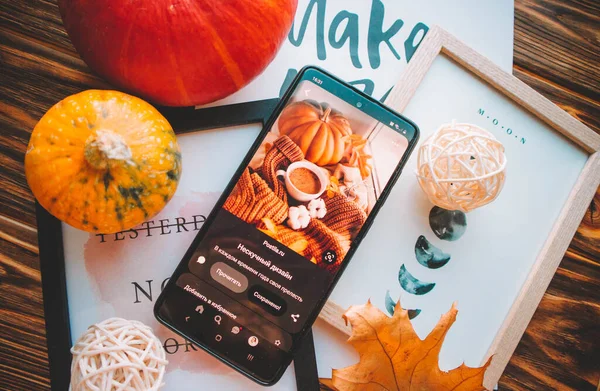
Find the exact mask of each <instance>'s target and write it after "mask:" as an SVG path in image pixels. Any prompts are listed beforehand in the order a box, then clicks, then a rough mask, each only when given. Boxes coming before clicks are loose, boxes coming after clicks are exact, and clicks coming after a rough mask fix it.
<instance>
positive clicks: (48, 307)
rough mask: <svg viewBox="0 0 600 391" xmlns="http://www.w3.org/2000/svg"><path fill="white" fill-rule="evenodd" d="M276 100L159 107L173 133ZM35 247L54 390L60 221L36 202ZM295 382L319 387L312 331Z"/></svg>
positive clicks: (63, 338) (59, 378) (60, 340)
mask: <svg viewBox="0 0 600 391" xmlns="http://www.w3.org/2000/svg"><path fill="white" fill-rule="evenodd" d="M278 102H279V99H277V98H275V99H267V100H261V101H255V102H248V103H240V104H235V105H227V106H220V107H212V108H206V109H198V110H196V109H194V108H193V107H186V108H171V107H157V108H158V110H159V111H160V112H161V113H162V114H163V115H164V116H165V117H166V118H167V119H168V120H169V122H170V123H171V125H172V126H173V129H175V133H176V134H185V133H190V132H195V131H202V130H208V129H216V128H224V127H228V126H236V125H244V124H250V123H263V124H264V123H265V122H266V121H267V120H268V118H269V117H270V115H271V113H272V112H273V109H274V108H275V107H276V106H277V104H278ZM36 219H37V227H38V246H39V257H40V270H41V275H42V293H43V300H44V319H45V323H46V341H47V347H48V360H49V370H50V386H51V389H52V390H68V389H69V384H70V380H71V352H70V349H71V346H72V344H73V341H72V338H71V323H70V317H69V304H68V296H67V278H66V275H65V258H64V251H63V236H62V223H61V222H60V221H59V220H58V219H57V218H55V217H54V216H52V215H51V214H50V213H48V212H47V211H46V210H45V209H44V208H42V207H41V206H40V205H39V203H37V202H36ZM298 358H299V360H297V363H296V365H295V370H296V383H297V385H298V389H299V390H317V389H318V387H319V385H318V384H319V380H318V375H317V371H316V368H317V366H316V361H315V353H314V344H313V340H312V335H307V338H306V340H305V343H304V344H303V347H302V349H300V351H299V352H298Z"/></svg>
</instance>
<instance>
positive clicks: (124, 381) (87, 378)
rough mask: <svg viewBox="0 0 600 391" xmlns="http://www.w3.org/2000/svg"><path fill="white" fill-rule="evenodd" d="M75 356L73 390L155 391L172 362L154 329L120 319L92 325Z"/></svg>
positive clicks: (76, 346) (73, 352) (79, 340)
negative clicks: (166, 367) (169, 362)
mask: <svg viewBox="0 0 600 391" xmlns="http://www.w3.org/2000/svg"><path fill="white" fill-rule="evenodd" d="M71 353H72V354H73V361H72V363H71V388H70V389H71V390H72V391H91V390H94V391H112V390H128V391H142V390H144V391H155V390H158V389H159V388H160V387H161V386H162V384H163V376H164V374H165V366H166V365H167V363H168V362H167V360H166V359H165V350H164V348H163V346H162V344H161V343H160V341H159V340H158V338H156V336H155V335H154V334H153V333H152V330H151V329H150V327H148V326H146V325H145V324H143V323H141V322H138V321H135V320H125V319H120V318H110V319H107V320H105V321H103V322H101V323H98V324H94V325H92V326H90V327H89V328H88V329H87V331H86V332H85V333H84V334H83V335H82V336H81V337H79V339H78V340H77V342H75V345H73V347H72V348H71Z"/></svg>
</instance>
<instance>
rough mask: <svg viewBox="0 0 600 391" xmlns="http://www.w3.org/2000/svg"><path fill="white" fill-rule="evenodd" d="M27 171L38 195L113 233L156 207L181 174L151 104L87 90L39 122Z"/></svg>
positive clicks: (85, 226) (77, 222)
mask: <svg viewBox="0 0 600 391" xmlns="http://www.w3.org/2000/svg"><path fill="white" fill-rule="evenodd" d="M25 175H26V177H27V182H28V183H29V187H30V188H31V190H32V192H33V194H34V196H35V197H36V198H37V200H38V201H39V203H40V204H41V205H42V206H43V207H44V208H45V209H46V210H48V211H49V212H50V213H51V214H52V215H54V216H55V217H57V218H58V219H60V220H62V221H64V222H66V223H67V224H70V225H72V226H73V227H75V228H79V229H82V230H85V231H89V232H101V233H113V232H118V231H122V230H126V229H129V228H131V227H134V226H136V225H138V224H140V223H142V222H143V221H144V220H146V219H148V218H151V217H152V216H154V215H155V214H156V213H158V212H159V211H160V210H161V209H162V208H163V207H164V206H165V205H166V203H167V202H168V201H169V200H170V199H171V197H172V196H173V194H174V193H175V190H176V188H177V183H178V181H179V177H180V175H181V153H180V150H179V145H178V144H177V139H176V137H175V133H174V132H173V129H172V128H171V125H169V122H168V121H167V120H166V119H165V118H164V117H163V116H162V115H161V114H160V113H159V112H158V111H157V110H156V109H155V108H154V107H152V106H151V105H150V104H148V103H146V102H144V101H143V100H141V99H138V98H136V97H133V96H130V95H127V94H124V93H121V92H117V91H100V90H89V91H84V92H81V93H79V94H75V95H72V96H69V97H67V98H66V99H64V100H62V101H61V102H59V103H57V104H56V105H54V106H53V107H52V108H51V109H50V110H49V111H48V112H47V113H46V114H45V115H44V116H43V117H42V119H41V120H40V122H39V123H38V124H37V125H36V127H35V129H34V130H33V133H32V134H31V139H30V141H29V146H28V148H27V153H26V155H25Z"/></svg>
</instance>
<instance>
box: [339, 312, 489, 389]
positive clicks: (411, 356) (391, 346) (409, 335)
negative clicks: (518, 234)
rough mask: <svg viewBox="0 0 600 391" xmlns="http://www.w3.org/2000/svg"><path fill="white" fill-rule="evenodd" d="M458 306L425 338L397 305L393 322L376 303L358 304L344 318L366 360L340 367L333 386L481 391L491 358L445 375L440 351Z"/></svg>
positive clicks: (463, 366)
mask: <svg viewBox="0 0 600 391" xmlns="http://www.w3.org/2000/svg"><path fill="white" fill-rule="evenodd" d="M457 312H458V311H457V310H456V305H455V304H453V305H452V308H451V309H450V311H448V312H447V313H445V314H444V315H442V317H441V318H440V320H439V322H438V324H437V325H436V326H435V327H434V329H433V330H432V331H431V333H429V335H428V336H427V337H426V338H425V340H421V339H420V338H419V337H418V335H417V334H416V333H415V331H414V329H413V327H412V324H411V323H410V321H409V319H408V311H407V310H404V309H402V307H401V306H400V301H398V303H397V304H396V308H395V310H394V315H393V316H392V317H391V318H390V317H389V316H387V315H386V314H384V313H383V312H381V311H380V310H379V309H378V308H376V307H375V306H373V305H372V304H371V302H370V301H369V302H367V304H365V305H359V306H352V307H350V308H349V309H348V311H346V313H345V314H344V319H345V320H346V322H350V324H351V325H352V336H351V337H350V339H348V342H349V343H350V344H351V345H352V346H353V347H354V349H356V351H357V352H358V354H359V356H360V361H359V362H358V363H357V364H355V365H352V366H350V367H347V368H344V369H334V370H333V376H332V383H333V385H334V386H335V387H336V389H337V390H339V391H355V390H361V391H362V390H365V391H371V390H372V391H375V390H377V391H383V390H387V391H396V390H398V391H400V390H419V391H449V390H454V391H480V390H485V388H484V387H483V385H482V384H483V375H484V374H485V370H486V369H487V367H488V366H489V365H490V361H491V358H490V360H488V362H487V363H486V364H485V365H484V366H482V367H480V368H470V367H467V366H466V365H464V364H462V365H461V366H460V367H458V368H456V369H452V370H450V371H448V372H444V371H442V370H441V369H440V368H439V365H438V361H439V353H440V349H441V348H442V343H443V342H444V338H445V337H446V334H447V333H448V330H449V329H450V326H452V324H453V323H454V321H455V320H456V314H457Z"/></svg>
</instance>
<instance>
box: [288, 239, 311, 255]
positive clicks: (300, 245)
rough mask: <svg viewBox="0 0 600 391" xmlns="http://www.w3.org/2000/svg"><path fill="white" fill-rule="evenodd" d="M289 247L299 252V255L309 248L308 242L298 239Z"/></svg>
mask: <svg viewBox="0 0 600 391" xmlns="http://www.w3.org/2000/svg"><path fill="white" fill-rule="evenodd" d="M288 247H289V248H290V249H292V250H294V251H295V252H297V253H298V254H301V253H302V252H303V251H304V250H306V248H307V247H308V240H306V239H298V240H296V241H295V242H294V243H292V244H290V245H289V246H288Z"/></svg>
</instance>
